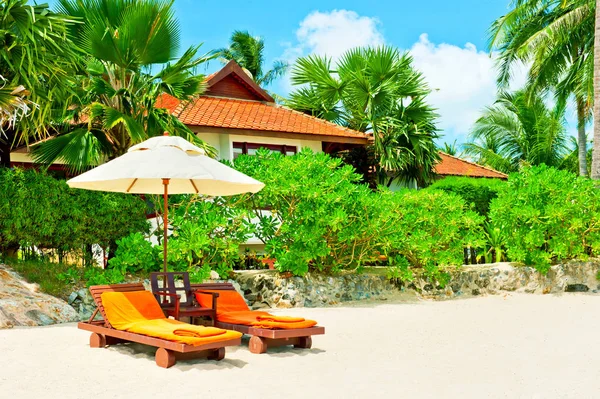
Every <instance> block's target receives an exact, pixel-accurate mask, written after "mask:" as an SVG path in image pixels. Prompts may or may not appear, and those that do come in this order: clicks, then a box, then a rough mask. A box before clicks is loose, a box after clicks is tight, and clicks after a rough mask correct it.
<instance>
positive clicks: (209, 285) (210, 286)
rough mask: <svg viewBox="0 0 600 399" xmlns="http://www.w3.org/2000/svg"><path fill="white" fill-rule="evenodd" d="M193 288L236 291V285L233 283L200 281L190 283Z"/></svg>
mask: <svg viewBox="0 0 600 399" xmlns="http://www.w3.org/2000/svg"><path fill="white" fill-rule="evenodd" d="M190 288H191V289H192V290H224V291H235V287H234V286H233V284H231V283H200V284H190Z"/></svg>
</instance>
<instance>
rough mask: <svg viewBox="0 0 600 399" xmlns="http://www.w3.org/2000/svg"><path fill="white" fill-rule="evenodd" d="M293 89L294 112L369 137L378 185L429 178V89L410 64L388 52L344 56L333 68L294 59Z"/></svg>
mask: <svg viewBox="0 0 600 399" xmlns="http://www.w3.org/2000/svg"><path fill="white" fill-rule="evenodd" d="M292 83H293V84H295V85H298V86H300V88H298V89H297V90H296V91H295V92H293V93H292V94H291V95H290V98H289V100H288V101H287V105H288V106H290V107H291V108H294V109H296V110H299V111H302V112H306V113H309V114H311V115H313V116H316V117H319V118H322V119H326V120H328V121H331V122H334V123H337V124H340V125H342V126H346V127H348V128H350V129H354V130H357V131H360V132H365V133H372V134H373V138H374V141H373V147H374V152H375V156H376V158H377V161H378V164H379V170H380V172H381V173H380V181H381V182H382V183H385V184H387V185H390V184H391V183H392V181H393V180H395V179H399V180H402V181H414V180H416V181H417V182H418V183H419V184H420V185H424V184H425V183H426V182H427V181H428V180H430V179H432V178H433V167H434V165H435V164H436V163H437V162H438V161H439V154H438V152H437V149H436V146H435V144H434V139H435V138H436V137H437V134H436V127H435V125H434V120H435V118H436V117H437V115H436V114H435V112H434V110H433V109H432V108H431V107H430V106H429V105H428V104H427V103H426V102H425V97H426V96H427V94H428V93H429V89H428V87H427V85H426V83H425V82H424V79H423V76H422V74H421V73H419V72H417V71H416V70H415V69H414V68H413V67H412V58H411V57H410V56H409V55H408V54H406V53H405V54H401V53H400V52H399V51H398V50H397V49H395V48H393V47H388V46H382V47H377V48H371V47H364V48H356V49H353V50H349V51H347V52H346V53H345V54H344V55H343V56H342V57H341V58H340V60H339V61H338V63H337V65H336V66H335V68H334V67H333V66H332V61H331V59H330V58H328V57H321V56H314V55H313V56H308V57H304V58H300V59H298V61H297V62H296V64H295V65H294V68H293V70H292Z"/></svg>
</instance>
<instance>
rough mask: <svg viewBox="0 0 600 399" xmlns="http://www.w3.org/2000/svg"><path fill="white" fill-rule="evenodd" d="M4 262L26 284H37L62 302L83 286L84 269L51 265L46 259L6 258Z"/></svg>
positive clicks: (63, 264)
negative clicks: (21, 277)
mask: <svg viewBox="0 0 600 399" xmlns="http://www.w3.org/2000/svg"><path fill="white" fill-rule="evenodd" d="M4 262H5V263H6V264H7V265H8V266H9V267H10V268H11V269H13V270H14V271H15V272H17V273H19V274H20V275H21V276H23V278H25V280H27V281H28V282H30V283H36V284H39V286H40V290H41V291H42V292H45V293H47V294H50V295H53V296H56V297H59V298H62V299H64V300H67V299H68V297H69V294H70V293H71V292H73V291H75V290H77V289H79V288H83V287H84V286H85V277H84V271H85V269H84V268H80V267H73V266H71V265H68V264H65V263H52V262H50V261H48V260H47V259H29V260H17V259H14V258H6V259H5V260H4Z"/></svg>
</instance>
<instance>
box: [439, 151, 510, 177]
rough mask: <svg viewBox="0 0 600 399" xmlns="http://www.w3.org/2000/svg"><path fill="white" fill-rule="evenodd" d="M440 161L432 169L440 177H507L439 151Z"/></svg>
mask: <svg viewBox="0 0 600 399" xmlns="http://www.w3.org/2000/svg"><path fill="white" fill-rule="evenodd" d="M440 157H441V158H442V160H441V161H440V162H439V163H438V164H437V165H436V166H435V167H434V171H435V173H436V174H438V175H442V176H469V177H495V178H498V179H507V178H508V175H505V174H504V173H501V172H498V171H497V170H494V169H491V168H487V167H485V166H481V165H478V164H476V163H474V162H469V161H465V160H464V159H460V158H457V157H453V156H452V155H448V154H446V153H445V152H441V151H440Z"/></svg>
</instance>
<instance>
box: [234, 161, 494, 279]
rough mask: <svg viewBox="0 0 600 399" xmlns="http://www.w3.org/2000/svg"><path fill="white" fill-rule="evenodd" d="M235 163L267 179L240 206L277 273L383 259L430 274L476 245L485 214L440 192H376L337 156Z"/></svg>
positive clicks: (400, 271) (343, 266)
mask: <svg viewBox="0 0 600 399" xmlns="http://www.w3.org/2000/svg"><path fill="white" fill-rule="evenodd" d="M236 167H237V168H238V169H239V170H240V171H242V172H244V173H246V174H249V175H251V176H253V177H255V178H257V179H259V180H260V181H262V182H264V183H265V184H266V186H265V188H264V189H263V190H262V191H260V192H259V193H257V194H255V195H253V196H252V197H251V198H250V199H249V200H248V201H246V202H244V205H245V206H247V207H250V209H252V210H253V212H254V213H255V215H256V218H257V219H258V225H257V231H256V235H257V237H259V238H260V239H261V240H263V242H265V248H266V252H267V254H268V256H270V257H273V258H275V259H276V261H277V262H276V266H277V268H278V269H279V270H281V271H290V272H292V273H294V274H297V275H303V274H305V273H307V272H308V271H320V272H329V273H335V272H337V271H339V270H341V269H358V268H360V267H361V266H363V265H365V264H372V263H376V262H378V261H379V257H380V256H381V255H384V256H387V259H388V261H389V262H390V264H391V265H394V266H397V270H396V271H393V273H394V274H395V275H396V276H399V275H403V276H406V274H407V266H406V265H408V264H410V265H411V266H412V267H418V268H423V269H425V272H426V273H428V274H429V275H431V276H433V277H441V274H440V273H438V267H439V266H440V265H447V264H461V263H462V257H463V248H464V247H465V246H468V245H477V244H478V243H479V240H480V234H481V230H480V223H481V221H482V218H481V217H480V216H478V215H477V214H476V213H475V212H472V211H470V210H469V209H468V206H467V205H466V204H465V203H464V201H463V200H462V199H461V198H459V197H458V196H455V195H450V194H446V193H443V192H440V191H431V192H429V191H427V192H426V191H420V192H415V191H406V192H402V193H391V192H389V191H387V190H384V191H381V192H373V191H371V190H369V188H368V187H367V186H366V185H362V184H359V182H360V180H361V176H360V175H358V174H356V173H355V172H354V170H353V169H352V168H351V167H350V166H348V165H344V164H343V163H342V162H341V161H340V160H339V159H335V158H330V157H329V156H328V155H326V154H322V153H319V154H313V153H312V152H311V151H309V150H303V151H301V152H300V153H298V154H297V155H295V156H292V157H284V156H281V155H280V154H273V153H270V152H269V151H259V152H258V154H257V155H256V156H254V157H239V158H238V159H237V160H236Z"/></svg>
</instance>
